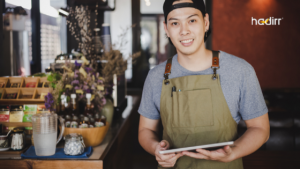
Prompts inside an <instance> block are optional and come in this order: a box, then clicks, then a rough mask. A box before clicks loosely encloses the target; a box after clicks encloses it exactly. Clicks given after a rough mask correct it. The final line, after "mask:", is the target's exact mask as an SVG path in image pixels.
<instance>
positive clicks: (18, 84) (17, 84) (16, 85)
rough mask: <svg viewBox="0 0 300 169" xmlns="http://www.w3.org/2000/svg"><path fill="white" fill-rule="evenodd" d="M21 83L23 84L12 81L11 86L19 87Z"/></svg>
mask: <svg viewBox="0 0 300 169" xmlns="http://www.w3.org/2000/svg"><path fill="white" fill-rule="evenodd" d="M20 85H21V83H12V84H11V85H10V88H19V87H20Z"/></svg>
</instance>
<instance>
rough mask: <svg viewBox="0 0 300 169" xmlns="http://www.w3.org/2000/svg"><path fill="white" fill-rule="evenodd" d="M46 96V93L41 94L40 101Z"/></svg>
mask: <svg viewBox="0 0 300 169" xmlns="http://www.w3.org/2000/svg"><path fill="white" fill-rule="evenodd" d="M47 95H48V93H41V96H40V99H43V100H45V96H47Z"/></svg>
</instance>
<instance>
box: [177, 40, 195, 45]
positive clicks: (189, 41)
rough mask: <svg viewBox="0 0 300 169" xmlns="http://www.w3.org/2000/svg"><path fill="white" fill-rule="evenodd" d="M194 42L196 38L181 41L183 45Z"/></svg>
mask: <svg viewBox="0 0 300 169" xmlns="http://www.w3.org/2000/svg"><path fill="white" fill-rule="evenodd" d="M193 42H194V39H186V40H182V41H180V43H181V44H182V45H183V46H190V45H192V44H193Z"/></svg>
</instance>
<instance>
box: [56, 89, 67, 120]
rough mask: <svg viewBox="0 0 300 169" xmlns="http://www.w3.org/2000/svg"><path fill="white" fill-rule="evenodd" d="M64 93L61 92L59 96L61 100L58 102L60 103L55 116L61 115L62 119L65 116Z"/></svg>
mask: <svg viewBox="0 0 300 169" xmlns="http://www.w3.org/2000/svg"><path fill="white" fill-rule="evenodd" d="M65 97H66V96H65V95H64V94H62V95H61V96H60V100H61V102H60V105H59V107H60V108H59V111H58V113H57V116H58V117H62V118H63V119H64V118H65V116H64V115H65Z"/></svg>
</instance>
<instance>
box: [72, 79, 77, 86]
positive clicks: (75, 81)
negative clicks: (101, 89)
mask: <svg viewBox="0 0 300 169" xmlns="http://www.w3.org/2000/svg"><path fill="white" fill-rule="evenodd" d="M71 84H72V85H73V84H79V80H73V81H72V83H71Z"/></svg>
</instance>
